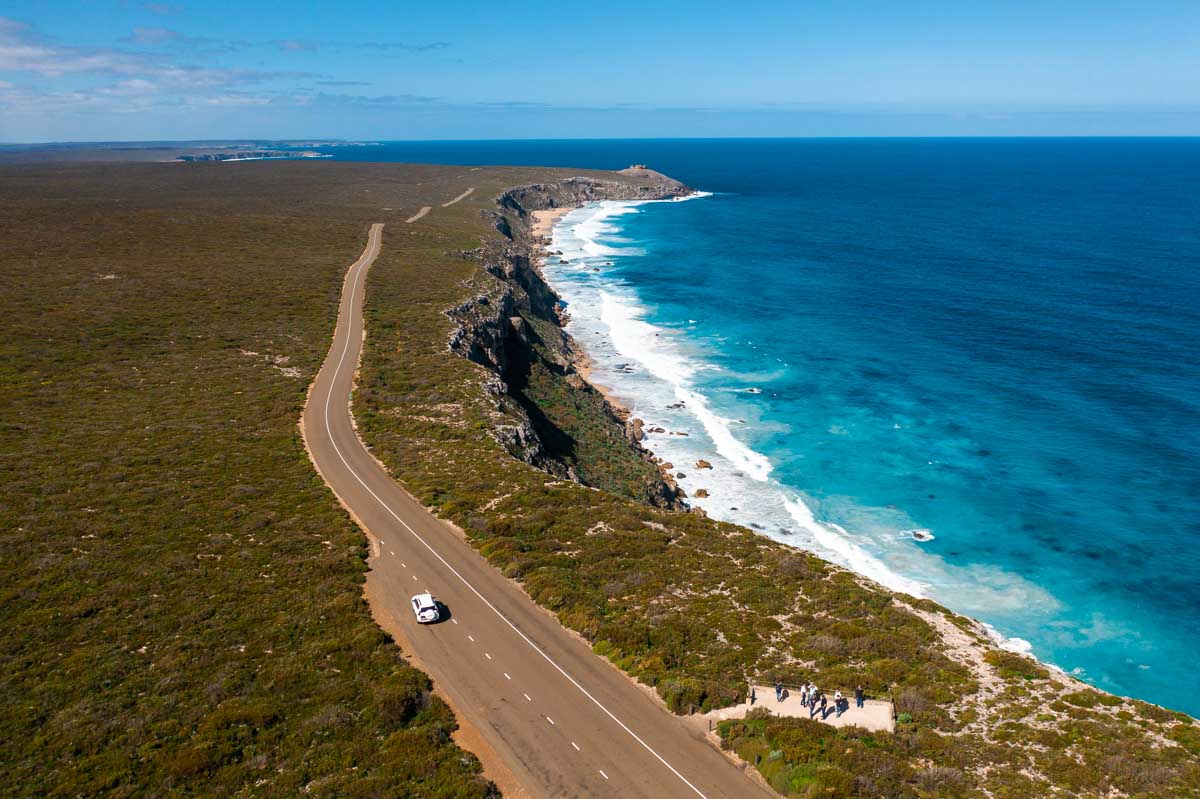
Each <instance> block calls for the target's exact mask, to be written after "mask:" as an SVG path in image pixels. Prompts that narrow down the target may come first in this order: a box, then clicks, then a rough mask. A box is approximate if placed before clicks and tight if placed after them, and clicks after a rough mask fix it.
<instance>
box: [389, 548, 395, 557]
mask: <svg viewBox="0 0 1200 799" xmlns="http://www.w3.org/2000/svg"><path fill="white" fill-rule="evenodd" d="M388 552H389V553H391V556H392V557H393V558H394V557H396V553H395V552H392V551H391V550H390V549H389V550H388Z"/></svg>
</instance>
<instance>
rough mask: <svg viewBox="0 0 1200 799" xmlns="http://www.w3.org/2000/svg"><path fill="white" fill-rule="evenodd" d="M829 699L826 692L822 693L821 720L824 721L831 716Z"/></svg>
mask: <svg viewBox="0 0 1200 799" xmlns="http://www.w3.org/2000/svg"><path fill="white" fill-rule="evenodd" d="M827 707H829V700H828V699H826V698H825V694H821V721H824V720H825V719H826V718H827V717H828V716H829V711H828V710H826V708H827Z"/></svg>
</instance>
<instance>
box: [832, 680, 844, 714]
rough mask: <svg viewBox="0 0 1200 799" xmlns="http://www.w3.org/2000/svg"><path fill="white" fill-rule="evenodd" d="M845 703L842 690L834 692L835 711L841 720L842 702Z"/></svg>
mask: <svg viewBox="0 0 1200 799" xmlns="http://www.w3.org/2000/svg"><path fill="white" fill-rule="evenodd" d="M843 701H845V699H844V697H843V696H842V689H840V688H839V689H838V690H836V691H834V693H833V709H834V711H835V712H836V713H837V717H838V718H839V719H840V718H841V717H842V702H843Z"/></svg>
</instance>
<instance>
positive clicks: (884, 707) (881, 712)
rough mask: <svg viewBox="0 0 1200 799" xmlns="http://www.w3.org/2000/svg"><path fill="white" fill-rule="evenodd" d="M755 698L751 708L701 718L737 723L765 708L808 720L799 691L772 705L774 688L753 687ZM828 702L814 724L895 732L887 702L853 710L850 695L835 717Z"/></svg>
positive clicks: (787, 693) (871, 702)
mask: <svg viewBox="0 0 1200 799" xmlns="http://www.w3.org/2000/svg"><path fill="white" fill-rule="evenodd" d="M753 689H754V693H753V695H754V696H755V701H754V704H753V705H752V704H751V703H750V702H742V703H741V704H740V705H732V706H731V707H723V708H719V709H717V710H712V711H709V712H708V713H705V714H704V717H705V718H707V719H710V720H712V721H714V722H716V721H724V720H725V719H740V718H743V717H744V716H745V715H746V713H747V712H748V711H749V710H750V709H751V708H752V707H765V708H766V709H767V710H769V711H771V715H773V716H788V717H791V718H804V719H806V718H809V709H808V708H807V707H805V706H804V705H802V704H801V703H800V689H799V688H796V687H792V686H786V687H785V690H784V694H783V701H782V702H776V701H775V688H774V687H773V686H770V685H755V686H753ZM825 696H826V697H827V698H828V699H829V704H828V705H827V706H826V708H825V713H824V715H822V713H821V712H820V711H819V710H818V711H817V714H816V715H815V716H812V719H813V720H814V721H820V722H822V723H824V724H828V725H830V726H832V727H862V728H863V729H865V730H873V731H875V732H895V731H896V714H895V711H894V708H893V706H892V703H891V701H889V700H885V699H868V700H866V701H865V702H863V706H862V707H855V705H854V694H853V692H850V693H849V694H847V695H846V699H847V700H848V701H849V702H850V707H849V708H848V709H847V710H846V711H845V712H843V713H842V715H841V716H838V714H837V710H836V709H835V708H834V706H833V692H832V691H830V692H828V693H826V694H825Z"/></svg>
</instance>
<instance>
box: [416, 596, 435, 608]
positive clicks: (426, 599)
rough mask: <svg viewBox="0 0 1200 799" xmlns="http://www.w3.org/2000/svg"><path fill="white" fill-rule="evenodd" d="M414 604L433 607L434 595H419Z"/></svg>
mask: <svg viewBox="0 0 1200 799" xmlns="http://www.w3.org/2000/svg"><path fill="white" fill-rule="evenodd" d="M413 602H416V603H418V604H420V605H432V604H434V603H433V594H430V593H425V594H417V595H416V596H414V597H413Z"/></svg>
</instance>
